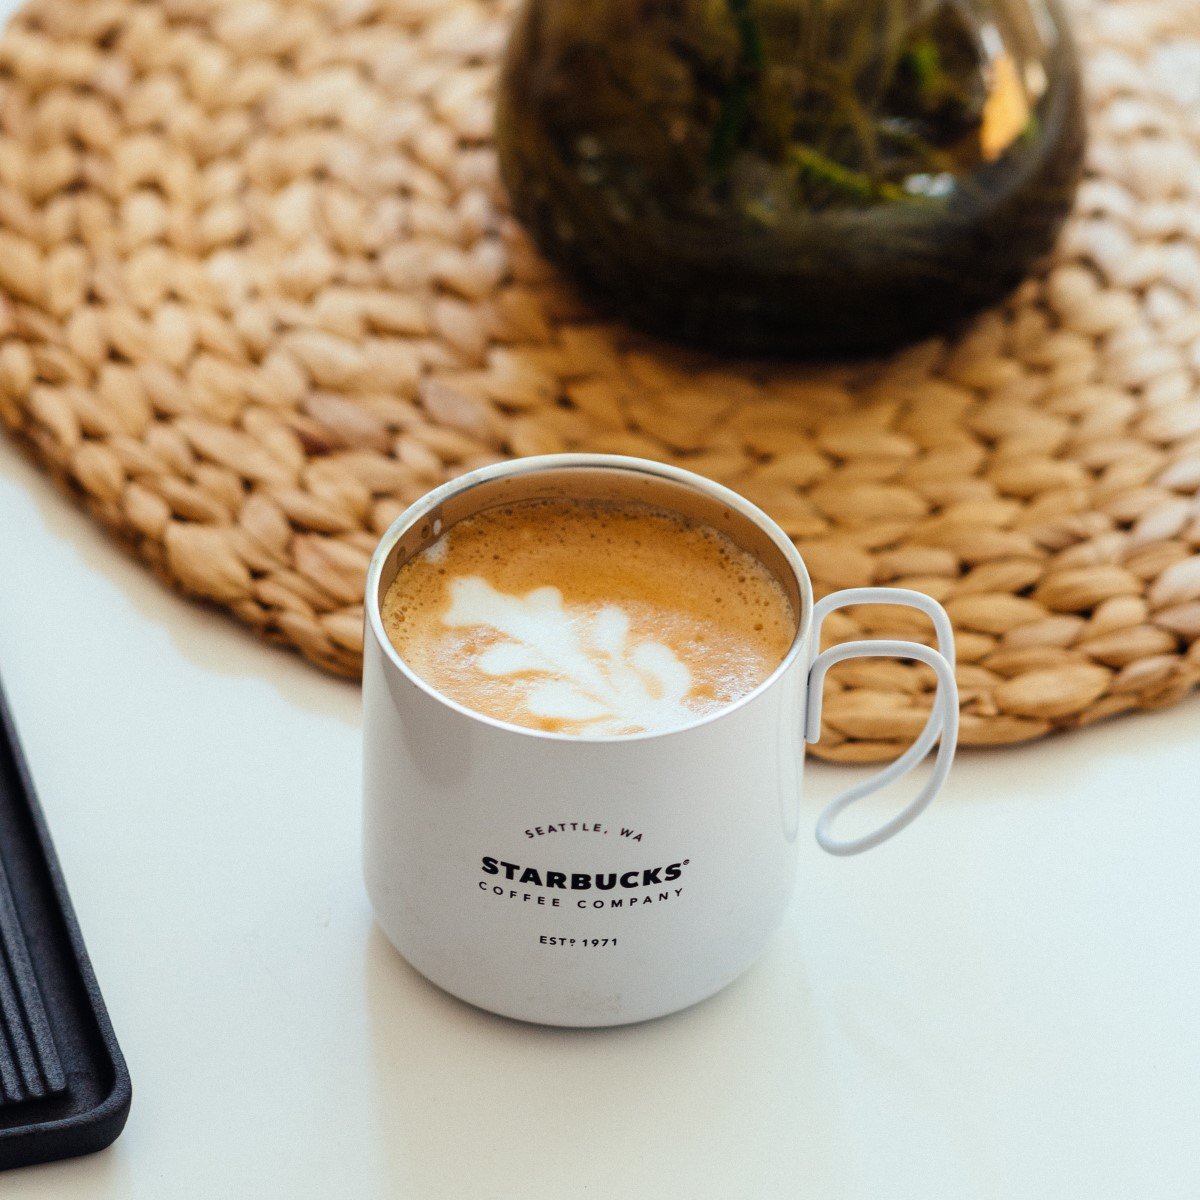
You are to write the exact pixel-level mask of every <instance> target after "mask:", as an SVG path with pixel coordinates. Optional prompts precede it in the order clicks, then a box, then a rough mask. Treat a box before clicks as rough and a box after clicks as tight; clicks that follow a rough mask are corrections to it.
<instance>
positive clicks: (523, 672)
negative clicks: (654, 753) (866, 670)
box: [382, 496, 797, 737]
mask: <svg viewBox="0 0 1200 1200" xmlns="http://www.w3.org/2000/svg"><path fill="white" fill-rule="evenodd" d="M382 615H383V625H384V629H385V630H386V631H387V635H388V637H389V639H390V640H391V643H392V645H393V646H395V648H396V650H397V651H398V652H399V654H400V656H401V657H402V658H403V659H404V660H405V661H406V662H407V663H408V665H409V666H410V667H411V668H412V669H413V670H414V671H415V672H416V673H417V674H418V675H419V676H421V678H422V679H424V680H425V681H426V682H427V683H428V684H430V685H431V686H432V687H434V688H436V689H437V690H438V691H439V692H441V693H443V694H444V695H446V696H448V697H450V698H451V699H452V700H456V701H458V702H459V703H460V704H462V705H465V706H466V707H467V708H470V709H473V710H474V711H476V712H480V713H483V714H485V715H487V716H490V717H494V718H496V719H497V720H500V721H507V722H509V723H511V724H513V725H521V726H525V727H527V728H530V729H540V730H546V731H550V732H557V733H566V734H572V735H575V736H577V737H589V736H592V737H594V736H614V735H628V734H636V733H647V732H657V731H662V730H666V729H672V728H677V727H679V726H681V725H686V724H688V723H689V722H690V721H692V720H695V719H696V718H697V717H701V716H704V715H705V714H707V713H711V712H715V711H716V710H718V709H720V708H722V707H724V706H725V705H727V704H730V703H732V702H733V701H735V700H737V699H739V698H740V697H742V696H744V695H746V694H747V693H748V692H750V691H753V689H754V688H756V687H757V686H758V685H759V684H760V683H762V681H763V680H764V679H766V678H767V676H768V675H770V674H771V672H772V671H773V670H774V669H775V668H776V667H777V666H778V665H779V664H780V663H781V662H782V661H783V658H784V655H785V654H786V653H787V651H788V648H789V646H791V644H792V640H793V639H794V638H795V636H796V628H797V613H796V611H795V609H794V607H793V605H792V603H791V602H790V600H789V598H788V595H787V593H786V592H785V590H784V587H783V584H782V583H781V582H780V580H779V579H778V578H777V577H776V576H775V575H774V574H773V573H772V572H771V571H770V570H769V569H768V568H767V567H766V566H765V565H764V564H763V563H762V562H761V561H759V559H758V558H756V557H755V556H754V555H753V554H751V553H750V552H749V551H748V550H746V549H744V548H743V547H741V546H739V545H738V544H737V543H736V542H735V541H733V539H732V538H730V537H729V536H728V535H727V534H725V533H722V532H721V531H720V530H718V529H715V528H714V527H713V526H711V525H708V524H705V523H703V522H701V521H697V520H693V519H690V518H688V517H684V516H682V515H680V514H677V513H673V512H670V511H669V510H667V509H663V508H657V507H654V506H652V505H649V504H644V503H640V502H636V501H626V502H624V503H619V502H616V501H605V500H595V499H591V500H589V499H580V498H573V497H570V496H563V497H559V498H551V499H542V500H529V501H525V502H523V503H515V504H505V505H500V506H497V507H495V508H489V509H486V510H484V511H482V512H480V513H477V514H475V515H474V516H471V517H467V518H466V519H465V520H463V521H460V522H459V523H458V524H456V525H454V526H453V527H451V528H449V529H446V530H445V531H444V532H443V533H442V534H441V536H440V537H439V538H438V539H437V540H436V541H434V542H433V543H432V544H431V545H429V546H428V547H426V548H425V549H424V550H422V551H421V552H420V553H419V554H416V555H414V556H413V557H412V558H411V559H410V560H409V561H408V562H406V563H405V564H404V565H403V566H402V567H401V568H400V570H399V572H398V573H397V575H396V577H395V579H394V580H393V581H392V584H391V586H390V587H389V588H388V590H387V593H386V594H385V596H384V599H383V605H382Z"/></svg>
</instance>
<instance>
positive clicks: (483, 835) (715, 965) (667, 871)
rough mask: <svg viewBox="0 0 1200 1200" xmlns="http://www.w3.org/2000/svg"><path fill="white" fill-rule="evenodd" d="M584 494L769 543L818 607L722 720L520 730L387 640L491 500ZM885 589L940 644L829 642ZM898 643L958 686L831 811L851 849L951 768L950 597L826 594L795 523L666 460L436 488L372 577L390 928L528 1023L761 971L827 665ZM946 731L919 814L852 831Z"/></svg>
mask: <svg viewBox="0 0 1200 1200" xmlns="http://www.w3.org/2000/svg"><path fill="white" fill-rule="evenodd" d="M564 495H566V496H572V497H576V498H588V499H597V500H609V501H622V500H624V501H642V502H646V503H651V504H654V505H657V506H658V507H660V508H667V509H669V510H672V511H675V512H678V513H682V514H683V515H685V516H688V517H691V518H694V519H698V520H701V521H704V522H707V523H708V524H709V525H712V526H714V527H716V528H717V529H719V530H721V531H722V532H724V533H725V534H727V535H728V536H729V537H730V538H732V539H733V540H734V541H735V542H736V543H738V544H739V545H741V546H742V547H743V548H745V549H746V550H748V551H750V552H751V553H752V554H754V555H755V556H756V557H757V558H758V559H759V560H760V561H761V562H763V563H764V564H765V565H766V566H767V567H768V568H769V569H770V570H771V571H772V572H774V574H775V575H776V576H777V577H778V579H779V580H780V582H781V583H782V584H783V586H784V587H785V589H786V590H787V592H788V594H789V596H790V597H791V600H792V602H793V606H794V609H795V611H796V613H797V615H798V622H797V628H796V634H795V638H794V640H793V642H792V644H791V647H790V649H789V650H788V653H787V655H786V656H785V658H784V659H783V661H782V662H781V663H780V664H779V666H778V667H777V668H776V669H775V670H774V671H773V672H772V674H771V675H770V676H769V677H768V678H767V679H766V680H764V681H763V683H761V684H760V685H759V686H758V687H757V688H755V689H754V690H753V691H752V692H750V693H748V694H747V695H745V696H743V697H742V698H740V699H739V700H737V701H735V702H734V703H732V704H730V705H728V706H726V707H725V708H723V709H720V710H718V711H717V712H715V713H711V714H709V715H706V716H703V717H700V718H698V719H697V720H696V721H695V722H693V723H692V724H689V725H685V726H683V727H680V728H676V729H671V730H668V731H666V732H662V733H646V734H634V735H630V736H617V737H579V736H573V735H566V734H559V733H547V732H542V731H539V730H534V729H526V728H521V727H517V726H514V725H509V724H506V723H504V722H502V721H497V720H494V719H492V718H490V717H486V716H483V715H481V714H480V713H477V712H474V711H472V710H471V709H468V708H466V707H464V706H462V705H460V704H458V703H456V702H455V701H453V700H450V699H448V698H447V697H445V696H443V695H441V694H440V693H438V692H436V691H435V690H433V689H432V688H431V687H430V686H429V685H428V684H426V683H425V682H423V681H422V680H421V679H420V678H419V677H418V676H417V675H416V674H415V673H414V672H413V671H412V670H411V669H410V668H409V667H408V665H407V664H406V663H405V662H404V660H403V659H402V658H401V657H400V655H399V654H398V653H397V652H396V650H395V648H394V647H393V646H392V644H391V642H390V641H389V639H388V637H387V634H386V633H385V632H384V628H383V623H382V619H381V617H380V602H381V600H382V598H383V595H384V593H385V592H386V591H387V588H388V586H389V584H390V583H391V582H392V580H393V579H394V578H395V576H396V572H397V571H398V569H399V567H400V566H401V565H402V564H403V563H404V562H405V561H407V560H408V559H409V558H410V557H411V556H412V555H414V554H416V553H419V552H420V551H421V550H422V549H423V548H425V547H426V546H428V545H430V544H431V543H432V542H433V541H435V540H436V539H437V538H438V537H439V536H440V535H441V533H442V532H443V531H444V530H445V529H447V528H449V527H450V526H452V525H453V524H454V523H455V522H457V521H459V520H462V519H463V518H464V517H467V516H469V515H471V514H473V513H475V512H479V511H481V510H483V509H485V508H489V507H492V506H495V505H498V504H505V503H512V502H514V501H518V500H523V499H535V498H545V497H554V496H564ZM871 603H881V604H900V605H909V606H911V607H914V608H917V609H920V610H921V611H922V612H924V613H926V614H927V615H928V616H929V617H930V618H931V619H932V620H933V624H934V628H935V630H936V632H937V641H938V646H939V649H938V650H933V649H931V648H930V647H928V646H924V645H921V644H919V643H917V642H907V641H856V642H845V643H842V644H841V645H838V646H834V647H833V648H831V649H829V650H826V651H825V652H824V653H818V650H819V646H820V627H821V622H822V621H823V619H824V618H825V616H827V615H828V613H830V612H831V611H833V610H834V609H836V608H841V607H844V606H846V605H852V604H871ZM882 656H896V657H902V658H907V659H913V660H917V661H920V662H923V663H926V664H927V665H928V666H929V667H931V668H932V669H933V671H934V672H935V674H936V676H937V694H936V697H935V700H934V703H933V706H932V710H931V712H930V715H929V719H928V722H927V724H926V725H925V728H924V730H923V731H922V733H921V735H920V736H919V737H918V738H917V740H916V741H915V742H914V743H913V745H912V746H911V747H909V749H908V750H907V751H905V752H904V754H902V755H901V756H900V757H899V758H898V759H896V760H895V762H893V763H892V764H890V765H889V766H888V767H886V768H885V769H884V770H882V771H880V772H879V773H878V774H876V775H875V776H873V777H872V778H870V779H869V780H867V781H866V782H865V783H862V784H859V785H858V786H856V787H853V788H851V789H849V790H848V791H847V792H845V793H843V794H842V795H841V796H839V797H838V798H837V799H835V800H834V801H833V802H832V803H830V804H829V805H828V806H827V807H826V808H825V810H824V811H823V812H822V814H821V816H820V819H819V820H818V822H817V830H816V834H817V840H818V842H819V843H820V844H821V846H822V847H824V849H826V850H828V851H829V852H830V853H832V854H855V853H858V852H859V851H862V850H866V849H869V848H871V847H872V846H876V845H878V844H879V843H880V842H882V841H884V840H885V839H886V838H889V837H891V836H892V835H893V834H894V833H896V832H898V831H899V830H900V829H902V828H903V827H904V826H905V825H907V824H908V823H909V822H910V821H912V820H913V818H914V817H916V816H917V814H918V813H920V812H921V810H922V809H923V808H925V806H926V805H927V804H928V803H929V801H930V800H931V799H932V798H933V797H934V795H935V794H936V793H937V791H938V790H939V789H940V787H941V785H942V783H943V782H944V780H945V778H946V774H947V772H948V770H949V768H950V763H951V760H952V759H953V757H954V749H955V743H956V741H957V736H958V694H957V689H956V687H955V681H954V642H953V636H952V632H951V628H950V622H949V619H948V618H947V616H946V614H945V611H944V610H943V609H942V607H941V605H939V604H938V603H937V602H936V601H934V600H932V599H931V598H930V597H928V596H925V595H923V594H921V593H919V592H911V591H905V590H901V589H897V588H855V589H851V590H848V591H842V592H836V593H834V594H833V595H831V596H827V597H825V598H824V599H823V600H821V601H820V602H819V603H818V604H815V605H814V603H813V599H812V586H811V584H810V582H809V578H808V572H807V570H806V569H805V566H804V562H803V560H802V559H801V557H800V555H799V553H798V552H797V551H796V548H795V547H794V546H793V545H792V543H791V541H790V540H789V539H788V537H787V535H786V534H785V533H784V532H783V530H782V529H780V528H779V526H778V525H776V524H775V522H774V521H772V520H771V519H770V518H769V517H768V516H767V515H766V514H765V513H763V512H762V511H760V510H759V509H758V508H756V507H755V506H754V505H752V504H750V503H749V502H748V501H747V500H745V499H743V498H742V497H741V496H739V495H737V494H736V493H735V492H733V491H730V490H729V489H728V488H724V487H722V486H720V485H719V484H716V483H713V482H711V481H710V480H707V479H703V478H701V477H700V476H698V475H695V474H692V473H691V472H689V471H685V470H681V469H680V468H677V467H671V466H666V465H664V464H661V463H656V462H650V461H644V460H641V459H635V458H624V457H619V456H615V455H599V454H560V455H546V456H542V457H535V458H525V459H518V460H516V461H513V462H506V463H500V464H497V465H495V466H489V467H485V468H483V469H481V470H478V471H474V472H471V473H470V474H467V475H463V476H462V477H460V478H458V479H456V480H453V481H452V482H450V483H448V484H445V485H444V486H442V487H440V488H438V489H436V490H435V491H433V492H430V493H429V494H428V495H427V496H425V497H424V498H423V499H421V500H419V501H417V503H415V504H414V505H413V506H412V507H411V508H409V509H408V510H407V511H406V512H404V513H403V514H402V515H401V516H400V517H399V518H398V519H397V520H396V521H395V523H394V524H393V525H392V526H391V528H390V529H389V530H388V531H387V533H386V534H385V535H384V536H383V539H382V540H381V542H380V544H379V547H378V549H377V550H376V552H375V556H374V558H373V559H372V562H371V567H370V571H369V573H368V577H367V592H366V637H365V645H364V651H363V658H364V661H363V738H364V748H363V753H364V763H363V787H364V814H363V842H364V867H365V876H366V884H367V890H368V893H369V895H370V898H371V903H372V906H373V908H374V911H375V915H376V918H377V919H378V921H379V924H380V926H381V927H382V929H383V931H384V932H385V933H386V934H387V936H388V938H389V939H390V940H391V941H392V943H393V944H394V945H395V946H396V948H397V949H398V950H399V951H400V953H401V954H403V955H404V957H405V958H406V959H407V960H408V961H409V962H410V963H411V964H412V965H413V966H414V967H415V968H416V969H417V970H418V971H420V972H421V973H422V974H423V975H425V976H426V977H427V978H429V979H430V980H432V981H433V982H434V983H435V984H437V985H439V986H440V987H442V988H444V989H445V990H446V991H448V992H451V993H452V994H453V995H456V996H459V997H460V998H462V999H463V1000H466V1001H468V1002H470V1003H471V1004H475V1005H477V1006H479V1007H480V1008H485V1009H488V1010H490V1011H492V1012H496V1013H500V1014H502V1015H504V1016H508V1017H515V1018H518V1019H520V1020H525V1021H535V1022H540V1023H543V1024H549V1025H573V1026H601V1025H620V1024H626V1023H629V1022H632V1021H641V1020H646V1019H647V1018H650V1017H657V1016H662V1015H664V1014H666V1013H670V1012H674V1011H676V1010H678V1009H681V1008H685V1007H687V1006H688V1005H690V1004H694V1003H696V1002H697V1001H699V1000H703V999H704V998H705V997H707V996H710V995H712V994H713V993H714V992H716V991H718V990H720V989H721V988H723V987H724V986H725V985H726V984H728V983H730V982H732V981H733V980H734V979H735V978H736V977H737V976H738V975H740V974H741V973H742V972H743V971H744V970H745V969H746V968H747V967H748V966H749V965H750V963H751V962H753V960H754V959H755V958H756V957H757V956H758V954H759V953H760V952H761V950H762V949H763V947H764V945H765V944H766V942H767V940H768V938H769V937H770V935H771V933H772V932H773V930H774V929H775V927H776V926H777V925H778V923H779V921H780V919H781V918H782V916H783V913H784V911H785V909H786V907H787V904H788V901H789V898H790V895H791V892H792V888H793V883H794V879H795V871H796V846H795V843H796V836H797V830H798V828H799V806H800V800H801V792H802V784H803V768H804V749H805V743H806V741H809V742H812V741H816V740H817V738H818V737H819V736H820V731H821V692H822V685H823V682H824V679H825V675H826V672H827V671H828V670H829V668H830V667H831V666H833V665H834V664H836V663H838V662H843V661H845V660H846V659H849V658H864V657H882ZM935 742H936V743H939V745H938V750H937V757H936V760H935V764H934V769H933V771H932V773H931V775H930V777H929V779H928V781H927V782H926V783H925V785H924V786H923V787H922V788H921V790H920V792H919V793H918V794H917V796H916V797H915V799H913V800H912V801H911V803H909V804H908V806H907V807H905V808H904V809H903V810H902V811H901V812H900V813H899V814H898V815H896V816H894V817H893V818H892V819H891V820H889V821H887V822H886V823H885V824H884V825H882V826H881V827H880V828H878V829H876V830H874V831H873V832H871V833H869V834H867V835H865V836H862V837H858V838H855V839H852V840H841V839H839V838H838V837H837V836H836V835H835V833H834V831H833V822H834V820H835V818H836V817H837V815H838V814H839V813H840V812H841V811H842V810H843V809H845V808H846V807H847V805H849V804H852V803H853V802H854V801H855V800H858V799H860V798H861V797H863V796H866V795H868V794H870V793H872V792H874V791H877V790H878V789H879V788H881V787H883V786H884V785H886V784H888V783H890V782H892V781H893V780H895V779H897V778H899V777H900V776H901V775H903V774H905V773H906V772H907V771H908V770H910V769H911V768H912V767H913V766H915V765H916V764H917V763H918V762H919V761H920V760H921V759H923V758H924V757H925V755H926V754H927V753H928V752H929V750H930V749H931V748H932V747H933V745H934V743H935Z"/></svg>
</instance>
